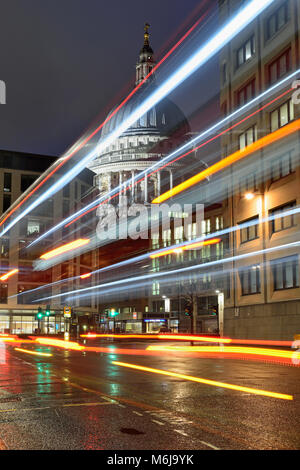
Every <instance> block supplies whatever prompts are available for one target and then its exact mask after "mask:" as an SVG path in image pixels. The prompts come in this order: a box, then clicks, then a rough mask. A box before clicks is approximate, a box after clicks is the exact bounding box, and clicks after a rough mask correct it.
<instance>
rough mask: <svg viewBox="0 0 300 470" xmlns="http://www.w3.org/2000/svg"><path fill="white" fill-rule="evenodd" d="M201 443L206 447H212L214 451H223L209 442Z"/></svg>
mask: <svg viewBox="0 0 300 470" xmlns="http://www.w3.org/2000/svg"><path fill="white" fill-rule="evenodd" d="M200 442H201V444H204V445H205V446H208V447H211V448H212V449H214V450H221V449H219V447H216V446H213V445H212V444H210V443H209V442H205V441H200Z"/></svg>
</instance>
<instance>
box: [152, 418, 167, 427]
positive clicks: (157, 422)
mask: <svg viewBox="0 0 300 470" xmlns="http://www.w3.org/2000/svg"><path fill="white" fill-rule="evenodd" d="M151 421H152V423H156V424H159V425H160V426H164V425H165V423H162V422H161V421H156V419H151Z"/></svg>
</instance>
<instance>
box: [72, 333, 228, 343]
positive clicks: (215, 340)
mask: <svg viewBox="0 0 300 470" xmlns="http://www.w3.org/2000/svg"><path fill="white" fill-rule="evenodd" d="M80 337H81V338H117V339H122V338H123V339H124V338H125V339H128V338H135V339H146V340H147V339H171V340H174V341H177V340H183V341H205V342H208V343H231V341H232V340H231V339H230V338H220V337H217V338H215V337H210V336H196V335H178V334H174V335H168V334H163V335H155V334H151V333H150V334H141V335H139V334H137V335H126V334H116V335H115V334H113V333H99V334H97V333H87V334H82V335H80Z"/></svg>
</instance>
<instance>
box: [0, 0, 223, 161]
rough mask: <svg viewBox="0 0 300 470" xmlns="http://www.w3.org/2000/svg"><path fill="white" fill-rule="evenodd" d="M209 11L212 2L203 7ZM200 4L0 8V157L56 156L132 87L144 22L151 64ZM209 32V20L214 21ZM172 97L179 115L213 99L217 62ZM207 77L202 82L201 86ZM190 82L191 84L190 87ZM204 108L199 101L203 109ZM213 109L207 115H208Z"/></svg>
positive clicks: (187, 0) (56, 3)
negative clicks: (1, 93) (2, 90)
mask: <svg viewBox="0 0 300 470" xmlns="http://www.w3.org/2000/svg"><path fill="white" fill-rule="evenodd" d="M211 3H214V4H215V0H211ZM200 4H201V0H148V1H147V0H109V1H107V0H42V1H41V0H26V1H25V0H9V1H4V0H0V7H1V12H0V14H1V27H0V79H1V80H4V81H5V82H6V87H7V104H6V105H1V106H0V149H7V150H16V151H21V152H31V153H41V154H46V155H59V154H61V153H62V152H63V151H64V150H65V149H66V148H67V147H69V146H70V145H71V144H72V143H74V142H75V141H76V140H77V138H78V137H79V136H80V135H81V134H82V133H83V132H84V131H85V130H86V129H87V128H88V127H89V125H90V123H92V122H95V119H97V120H98V121H99V122H101V119H102V120H103V119H104V118H105V116H106V114H107V112H108V111H109V110H110V108H111V107H112V106H114V105H115V104H116V103H118V102H119V101H120V98H121V97H122V96H124V95H126V93H127V92H128V91H130V90H131V89H132V87H133V85H134V77H135V64H136V61H137V58H138V53H139V50H140V48H141V47H142V44H143V27H144V23H145V22H149V23H150V25H151V28H150V34H151V35H150V44H151V46H152V48H153V49H154V52H155V56H156V59H159V58H161V55H162V53H163V52H166V51H167V50H168V49H169V48H170V47H171V45H173V44H174V41H175V40H176V39H178V38H179V37H180V35H178V34H180V33H184V32H185V31H186V30H187V27H188V26H190V25H191V24H192V23H193V20H195V19H197V18H198V15H197V11H198V9H199V5H200ZM214 17H215V19H214V21H215V23H216V24H217V13H216V12H215V13H214ZM205 73H206V77H205V76H204V75H203V74H202V75H199V76H198V77H194V78H193V79H192V81H191V82H190V83H191V85H192V87H191V89H192V90H193V94H194V93H196V94H195V95H193V96H192V93H190V94H188V92H187V87H186V86H185V87H183V88H182V90H180V91H179V92H178V94H177V97H176V96H175V95H174V96H173V95H172V99H174V100H175V101H176V102H177V104H179V105H180V106H181V108H182V109H183V111H184V112H185V113H186V114H189V113H190V112H193V106H194V105H195V103H197V105H198V104H199V106H200V107H201V103H202V102H205V100H206V99H210V98H212V97H213V96H217V91H218V83H219V77H218V61H217V58H216V59H215V60H214V61H212V62H211V64H210V65H209V66H208V67H207V69H206V71H205ZM207 74H209V80H208V79H207ZM195 80H197V82H196V81H195ZM203 100H204V101H203ZM192 103H193V104H192ZM216 103H217V98H216V100H215V104H213V105H210V109H213V110H214V109H216Z"/></svg>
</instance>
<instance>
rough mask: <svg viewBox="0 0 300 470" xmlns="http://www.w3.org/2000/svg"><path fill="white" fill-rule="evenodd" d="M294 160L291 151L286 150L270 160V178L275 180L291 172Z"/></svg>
mask: <svg viewBox="0 0 300 470" xmlns="http://www.w3.org/2000/svg"><path fill="white" fill-rule="evenodd" d="M293 171H294V162H293V156H292V152H287V153H285V154H284V155H281V156H280V157H277V158H276V159H274V160H272V162H271V180H272V181H277V180H279V179H280V178H283V177H284V176H287V175H289V174H290V173H293Z"/></svg>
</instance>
